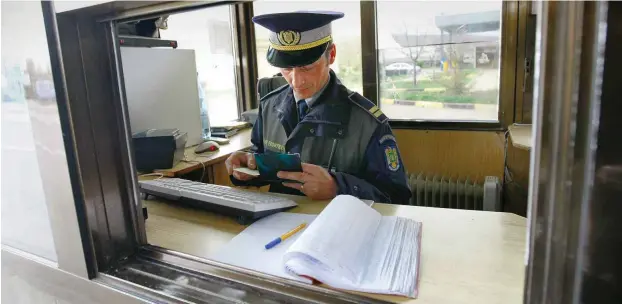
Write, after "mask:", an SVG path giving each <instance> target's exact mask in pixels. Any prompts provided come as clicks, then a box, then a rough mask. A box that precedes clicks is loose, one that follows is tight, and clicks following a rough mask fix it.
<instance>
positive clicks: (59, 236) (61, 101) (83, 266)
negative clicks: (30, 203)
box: [3, 1, 95, 277]
mask: <svg viewBox="0 0 622 304" xmlns="http://www.w3.org/2000/svg"><path fill="white" fill-rule="evenodd" d="M41 8H42V15H43V22H44V25H45V31H46V36H47V40H48V50H49V55H50V64H51V68H52V77H53V80H54V89H55V91H56V92H57V94H56V95H57V97H56V103H57V106H58V112H59V116H61V117H62V116H65V117H66V116H67V115H68V114H69V108H68V107H69V105H68V103H67V94H66V91H65V86H64V81H63V79H64V68H63V61H62V57H61V54H60V44H59V40H58V32H57V30H56V29H57V24H56V18H55V12H54V7H53V4H52V2H51V1H44V2H42V3H41ZM60 125H61V130H62V132H63V134H66V135H68V134H72V133H73V131H72V125H71V123H69V121H68V120H67V119H60ZM63 142H64V146H65V156H66V158H67V165H68V173H69V177H70V181H71V188H72V194H73V198H74V201H75V202H83V201H84V196H83V192H82V191H81V189H82V186H81V184H80V183H78V182H77V181H78V179H79V176H78V174H79V173H78V170H77V161H76V159H77V151H76V149H75V144H76V143H75V140H74V136H65V138H64V141H63ZM47 207H48V214H49V217H50V225H51V226H52V234H53V237H54V245H55V249H56V253H57V257H58V268H59V269H62V270H64V271H67V272H70V273H72V274H74V275H76V276H79V277H92V275H94V272H95V270H94V269H93V268H92V267H90V265H93V264H94V259H95V255H94V252H93V250H92V239H91V238H90V237H88V224H87V223H86V216H85V215H86V211H85V210H84V208H83V205H82V204H76V203H74V202H72V201H63V202H57V203H56V204H48V206H47ZM3 251H4V249H3ZM3 261H4V260H3Z"/></svg>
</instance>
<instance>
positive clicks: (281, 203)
mask: <svg viewBox="0 0 622 304" xmlns="http://www.w3.org/2000/svg"><path fill="white" fill-rule="evenodd" d="M138 183H139V185H140V188H141V191H142V192H143V193H144V194H148V195H153V196H157V197H162V198H166V199H170V200H175V201H179V202H182V203H187V204H190V205H192V206H194V207H198V208H201V209H206V210H210V211H215V212H219V213H224V214H229V215H233V216H236V217H238V220H239V221H242V222H248V221H249V220H256V219H258V218H261V217H264V216H267V215H269V214H273V213H276V212H279V211H283V210H286V209H289V208H293V207H295V206H296V205H297V204H296V202H294V201H293V200H290V199H286V198H282V197H279V196H276V195H271V194H266V193H259V192H252V191H245V190H241V189H236V188H231V187H227V186H221V185H214V184H205V183H200V182H195V181H190V180H185V179H180V178H160V179H154V180H149V181H139V182H138Z"/></svg>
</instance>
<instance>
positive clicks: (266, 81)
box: [257, 73, 287, 99]
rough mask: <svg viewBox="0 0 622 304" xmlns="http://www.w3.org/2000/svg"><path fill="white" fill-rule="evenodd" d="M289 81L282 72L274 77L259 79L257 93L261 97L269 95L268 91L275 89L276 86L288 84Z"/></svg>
mask: <svg viewBox="0 0 622 304" xmlns="http://www.w3.org/2000/svg"><path fill="white" fill-rule="evenodd" d="M286 84H287V81H286V80H285V78H284V77H283V76H281V74H280V73H278V74H276V75H274V76H272V77H264V78H261V79H259V80H258V81H257V95H258V97H259V99H261V98H263V97H264V96H266V95H268V93H270V92H272V91H274V90H275V89H276V88H278V87H280V86H283V85H286Z"/></svg>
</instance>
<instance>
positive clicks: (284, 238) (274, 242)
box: [266, 223, 307, 249]
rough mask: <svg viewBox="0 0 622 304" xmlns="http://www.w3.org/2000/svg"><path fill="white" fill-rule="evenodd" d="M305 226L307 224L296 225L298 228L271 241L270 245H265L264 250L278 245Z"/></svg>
mask: <svg viewBox="0 0 622 304" xmlns="http://www.w3.org/2000/svg"><path fill="white" fill-rule="evenodd" d="M305 226H307V223H302V224H300V225H298V227H296V228H294V229H292V230H291V231H290V232H288V233H285V234H283V235H281V236H280V237H278V238H276V239H274V240H272V241H271V242H270V243H268V244H266V249H270V248H272V247H274V246H276V245H278V244H279V243H280V242H282V241H285V240H287V239H288V238H289V237H290V236H292V235H294V234H296V232H298V231H300V230H302V229H303V228H304V227H305Z"/></svg>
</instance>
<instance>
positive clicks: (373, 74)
mask: <svg viewBox="0 0 622 304" xmlns="http://www.w3.org/2000/svg"><path fill="white" fill-rule="evenodd" d="M376 21H377V20H376V1H361V60H362V61H363V62H362V63H363V66H362V71H363V96H365V97H366V98H367V99H369V100H371V101H372V102H373V103H375V104H378V102H379V101H380V98H379V93H378V92H379V90H378V44H377V41H378V33H377V32H378V31H377V24H376Z"/></svg>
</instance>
